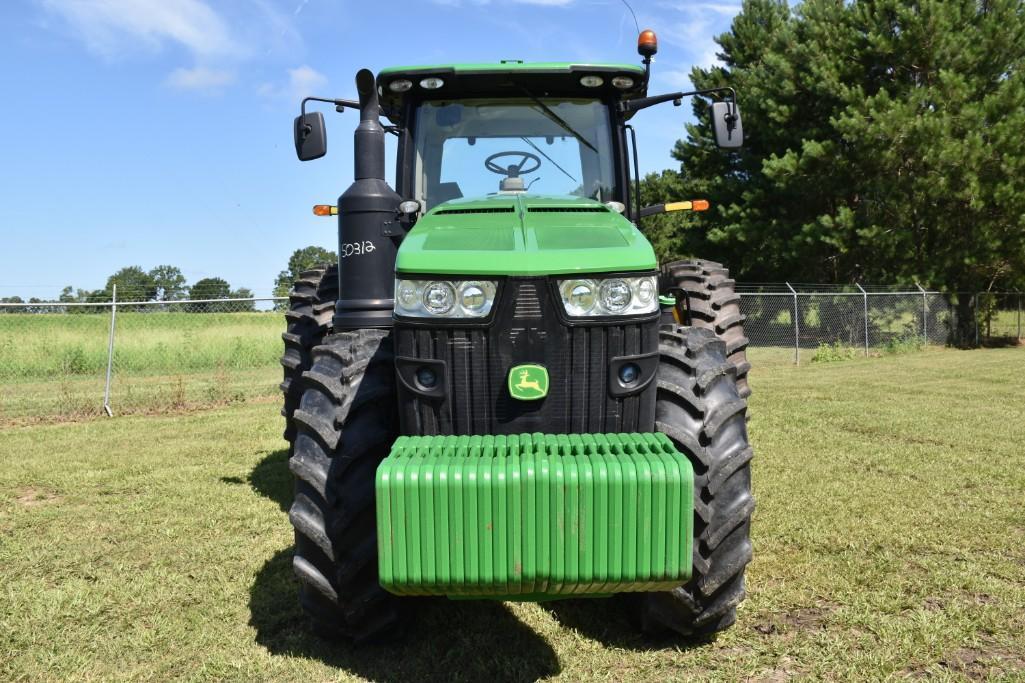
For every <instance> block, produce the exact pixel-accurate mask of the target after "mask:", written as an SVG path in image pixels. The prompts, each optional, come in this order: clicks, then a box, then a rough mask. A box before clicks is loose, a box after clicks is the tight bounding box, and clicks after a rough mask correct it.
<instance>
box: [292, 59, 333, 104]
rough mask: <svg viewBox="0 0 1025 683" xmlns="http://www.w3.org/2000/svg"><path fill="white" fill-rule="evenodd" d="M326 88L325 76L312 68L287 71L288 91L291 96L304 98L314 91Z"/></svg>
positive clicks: (301, 67) (300, 67)
mask: <svg viewBox="0 0 1025 683" xmlns="http://www.w3.org/2000/svg"><path fill="white" fill-rule="evenodd" d="M326 86H327V76H325V75H324V74H322V73H320V72H319V71H317V70H316V69H314V68H313V67H310V66H307V65H305V64H303V65H302V66H299V67H296V68H294V69H289V70H288V89H289V90H290V91H291V92H292V95H293V96H298V97H305V96H307V95H310V94H312V92H313V91H314V90H317V89H319V88H323V87H326Z"/></svg>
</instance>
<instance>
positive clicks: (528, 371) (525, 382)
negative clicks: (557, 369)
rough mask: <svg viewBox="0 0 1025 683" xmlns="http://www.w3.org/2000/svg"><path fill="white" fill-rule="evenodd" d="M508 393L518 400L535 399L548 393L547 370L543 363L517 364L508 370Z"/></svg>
mask: <svg viewBox="0 0 1025 683" xmlns="http://www.w3.org/2000/svg"><path fill="white" fill-rule="evenodd" d="M509 395H510V396H512V397H513V398H515V399H518V400H520V401H536V400H537V399H539V398H544V397H545V396H547V395H548V370H546V369H545V367H544V366H543V365H534V364H528V365H517V366H516V367H514V368H512V369H511V370H509Z"/></svg>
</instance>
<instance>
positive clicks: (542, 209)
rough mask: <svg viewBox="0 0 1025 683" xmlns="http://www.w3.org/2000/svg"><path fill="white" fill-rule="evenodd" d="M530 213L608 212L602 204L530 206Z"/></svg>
mask: <svg viewBox="0 0 1025 683" xmlns="http://www.w3.org/2000/svg"><path fill="white" fill-rule="evenodd" d="M527 211H528V212H530V213H608V212H609V210H608V209H607V208H606V207H604V206H531V207H529V208H528V209H527Z"/></svg>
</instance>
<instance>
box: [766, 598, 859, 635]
mask: <svg viewBox="0 0 1025 683" xmlns="http://www.w3.org/2000/svg"><path fill="white" fill-rule="evenodd" d="M839 608H840V605H837V604H835V603H822V604H819V605H815V606H814V607H799V608H797V609H794V610H790V611H789V612H784V613H783V614H776V615H773V616H772V617H770V618H769V619H766V620H764V621H760V622H758V623H756V624H755V625H754V626H752V627H751V628H753V629H754V630H755V631H757V632H758V633H761V634H762V635H765V636H772V635H786V636H789V637H793V636H794V635H795V634H797V633H799V632H802V631H820V630H822V629H824V628H826V626H825V622H826V620H827V619H829V615H831V614H832V613H833V612H835V611H836V610H837V609H839Z"/></svg>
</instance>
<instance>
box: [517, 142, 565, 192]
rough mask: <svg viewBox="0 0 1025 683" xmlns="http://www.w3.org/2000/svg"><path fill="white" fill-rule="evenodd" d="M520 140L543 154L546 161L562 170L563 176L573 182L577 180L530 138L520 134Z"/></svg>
mask: <svg viewBox="0 0 1025 683" xmlns="http://www.w3.org/2000/svg"><path fill="white" fill-rule="evenodd" d="M520 140H523V141H524V142H525V143H527V144H528V145H530V146H531V147H533V148H534V149H536V150H537V153H538V154H540V155H541V156H543V157H544V158H545V159H548V161H550V162H552V164H553V165H554V166H555V168H557V169H559V170H560V171H562V172H563V174H564V175H565V176H566V177H567V178H569V179H570V180H572V181H573V182H574V183H575V182H577V179H576V178H574V177H573V176H571V175H570V174H569V171H567V170H566V169H564V168H563V167H562V166H559V162H557V161H556V160H555V159H553V158H551V157H550V156H548V155H547V154H545V153H544V151H543V150H542V149H541V148H540V147H538V146H537V145H535V144H534V143H533V142H531V141H530V140H528V139H527V138H525V137H523V136H520ZM534 180H537V178H534Z"/></svg>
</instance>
